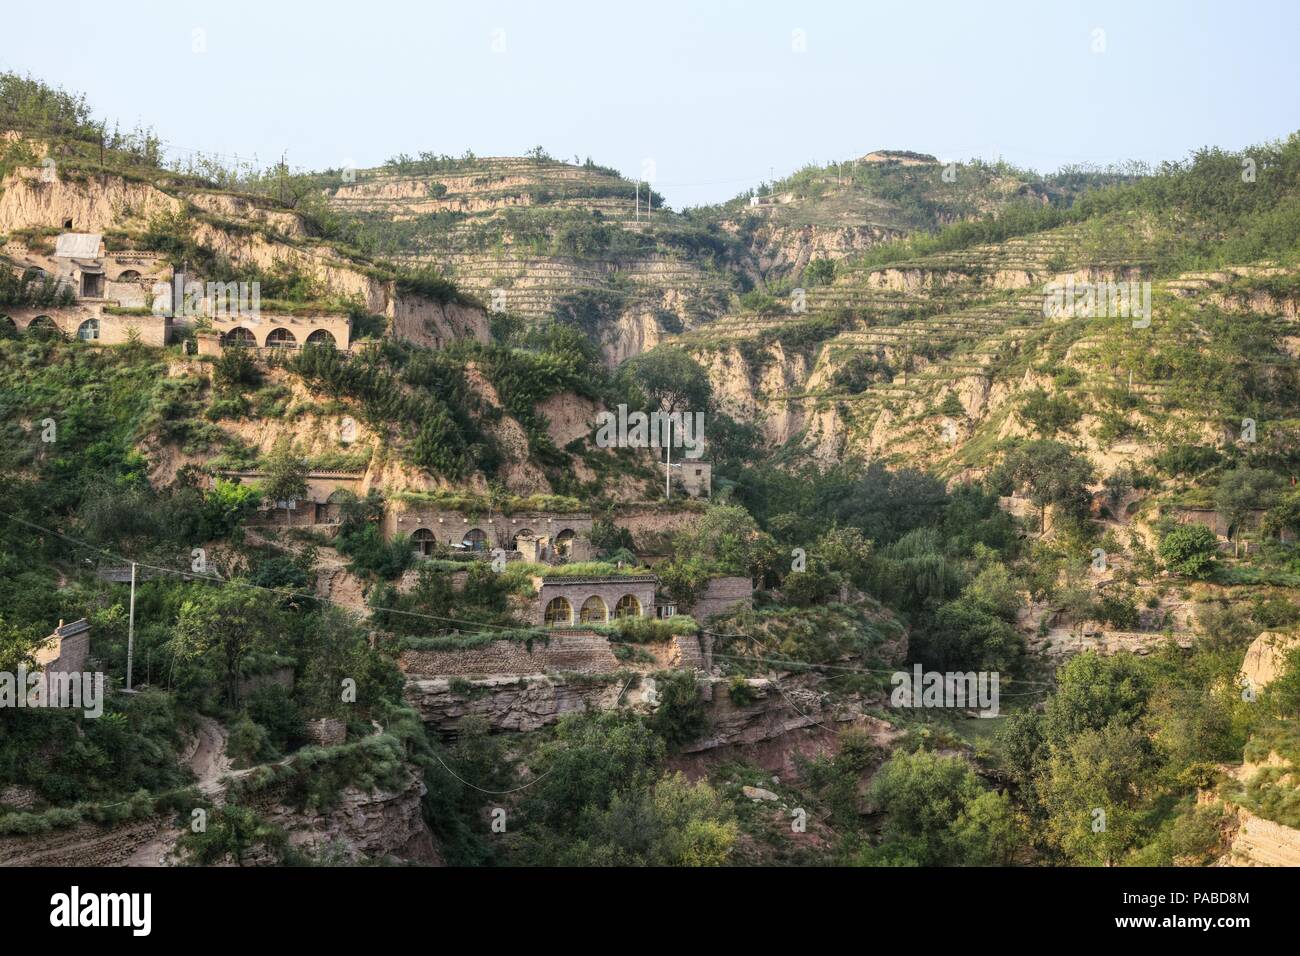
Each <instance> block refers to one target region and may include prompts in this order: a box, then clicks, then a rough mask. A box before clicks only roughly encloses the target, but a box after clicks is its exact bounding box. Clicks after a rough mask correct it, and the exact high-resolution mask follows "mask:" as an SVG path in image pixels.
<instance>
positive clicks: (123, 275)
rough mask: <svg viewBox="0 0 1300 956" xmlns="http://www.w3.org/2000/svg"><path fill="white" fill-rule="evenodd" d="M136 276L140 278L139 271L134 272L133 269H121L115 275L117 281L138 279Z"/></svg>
mask: <svg viewBox="0 0 1300 956" xmlns="http://www.w3.org/2000/svg"><path fill="white" fill-rule="evenodd" d="M138 278H140V273H138V272H136V271H135V270H134V269H123V270H122V271H121V272H120V273H119V274H118V276H117V281H118V282H134V281H135V280H136V279H138Z"/></svg>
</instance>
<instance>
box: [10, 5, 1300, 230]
mask: <svg viewBox="0 0 1300 956" xmlns="http://www.w3.org/2000/svg"><path fill="white" fill-rule="evenodd" d="M2 19H3V31H4V32H3V34H0V69H4V70H13V71H17V72H19V73H24V74H28V73H29V74H32V75H34V76H36V77H38V78H40V79H42V80H44V81H46V82H48V83H51V84H53V85H56V86H62V87H64V88H65V89H68V90H71V91H76V92H82V93H85V94H86V95H87V97H88V98H89V101H90V103H91V105H92V106H93V107H94V109H95V112H96V114H97V115H99V116H103V117H107V118H108V119H109V120H110V121H112V120H117V121H120V123H121V124H122V125H123V126H124V127H127V128H130V127H134V126H136V125H143V126H146V127H151V128H152V129H153V130H154V132H155V133H156V134H157V135H158V136H160V137H161V138H162V139H163V141H164V142H165V143H166V144H167V148H168V153H169V155H170V156H176V157H184V156H186V155H187V151H193V150H198V151H201V152H204V153H208V154H219V155H220V156H221V157H222V158H224V159H226V160H227V161H233V160H234V159H235V157H238V158H239V159H241V160H248V159H251V158H252V157H254V156H256V158H257V160H258V161H259V163H260V164H262V165H267V164H269V163H270V162H272V161H274V160H275V159H278V158H279V157H280V156H281V155H282V154H284V155H286V156H287V158H288V161H289V163H290V165H291V166H294V167H300V168H304V169H323V168H338V167H343V166H353V167H357V168H365V167H368V166H376V165H379V164H381V163H383V162H384V160H386V159H388V158H389V157H392V156H394V155H397V154H398V153H408V154H411V155H414V154H416V153H418V152H419V151H421V150H428V151H431V152H434V153H448V154H452V155H460V154H462V153H464V152H465V150H466V149H470V150H473V152H474V153H475V154H476V155H479V156H502V155H520V154H522V153H524V152H525V151H526V150H529V149H532V148H533V147H535V146H539V145H540V146H542V147H544V148H545V149H546V150H547V151H548V152H549V153H550V154H551V155H552V156H554V157H556V158H560V159H564V158H567V159H569V160H572V158H573V157H574V156H575V155H576V156H580V157H581V158H582V159H586V158H587V157H588V156H590V157H591V158H592V159H593V160H594V161H595V162H597V163H600V164H601V165H606V166H612V167H615V168H617V169H619V170H621V171H622V172H623V173H624V174H626V175H628V176H629V177H633V178H644V179H649V180H651V181H652V182H653V183H654V186H655V188H656V190H657V191H658V192H660V193H662V194H663V195H664V196H665V197H666V199H667V202H668V203H669V205H671V206H673V207H674V208H679V209H680V208H683V207H685V206H691V205H699V204H703V203H711V202H720V201H723V200H725V199H728V198H730V197H732V196H735V195H737V194H738V193H741V192H744V191H745V190H747V189H749V188H751V187H754V186H756V185H757V184H758V183H759V182H761V181H764V180H768V179H770V178H771V177H773V176H776V177H778V178H779V177H781V176H783V175H787V174H789V173H791V172H794V171H795V170H797V169H799V168H801V167H802V166H805V165H807V164H808V163H810V162H816V163H826V162H833V161H841V160H846V159H851V158H854V157H857V156H861V155H863V154H865V153H868V152H870V151H872V150H874V149H911V150H916V151H919V152H925V153H931V154H934V155H936V156H937V157H939V158H940V159H941V160H943V161H945V162H949V161H961V160H965V159H970V158H975V157H979V158H983V159H989V160H993V159H997V158H1002V159H1004V160H1007V161H1009V162H1012V163H1015V164H1016V165H1019V166H1025V167H1029V168H1033V169H1037V170H1039V171H1042V172H1050V171H1053V170H1055V169H1058V168H1059V167H1061V166H1062V165H1066V164H1072V163H1101V164H1104V163H1109V162H1115V161H1122V160H1126V159H1139V160H1144V161H1147V162H1152V163H1155V162H1159V161H1161V160H1165V159H1183V158H1186V156H1187V154H1188V153H1189V152H1190V151H1191V150H1193V149H1196V148H1198V147H1201V146H1207V145H1214V146H1222V147H1224V148H1228V149H1240V148H1243V147H1246V146H1250V145H1253V144H1255V143H1259V142H1263V141H1266V140H1272V139H1277V138H1282V137H1285V136H1286V135H1288V134H1289V133H1291V132H1293V131H1295V130H1296V129H1298V128H1300V95H1297V94H1298V93H1300V57H1297V56H1296V55H1295V53H1294V50H1293V49H1292V45H1293V44H1294V42H1295V39H1296V37H1297V36H1300V3H1296V2H1294V0H1276V2H1251V0H1232V2H1222V0H1220V2H1199V0H1185V2H1177V0H1160V2H1156V0H1150V2H1140V0H1125V2H1114V3H1112V2H1053V0H1038V2H1011V0H1008V2H987V3H973V2H924V0H892V2H887V3H878V2H874V0H858V2H854V0H841V2H838V3H819V2H815V0H801V2H797V3H791V2H766V3H765V2H743V0H716V2H710V0H695V2H677V0H653V2H650V3H624V2H618V0H614V2H608V0H607V2H604V3H579V2H566V0H550V2H545V3H537V2H534V3H524V2H519V3H507V2H485V0H471V2H465V0H460V2H457V3H442V2H415V0H409V2H399V0H363V2H358V0H350V2H334V0H315V2H312V3H288V2H283V0H278V2H277V0H261V2H245V0H221V2H186V0H164V2H135V3H133V2H129V0H128V2H123V3H115V4H104V3H102V2H65V3H62V4H60V5H59V6H58V7H57V9H56V8H52V7H50V6H49V5H48V4H23V5H21V6H13V7H10V8H8V9H6V10H5V11H4V13H3V18H2Z"/></svg>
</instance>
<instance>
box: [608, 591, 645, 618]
mask: <svg viewBox="0 0 1300 956" xmlns="http://www.w3.org/2000/svg"><path fill="white" fill-rule="evenodd" d="M614 616H615V617H640V616H641V602H640V601H638V600H637V599H636V595H634V594H624V595H623V596H622V597H621V598H619V599H618V604H616V605H615V606H614Z"/></svg>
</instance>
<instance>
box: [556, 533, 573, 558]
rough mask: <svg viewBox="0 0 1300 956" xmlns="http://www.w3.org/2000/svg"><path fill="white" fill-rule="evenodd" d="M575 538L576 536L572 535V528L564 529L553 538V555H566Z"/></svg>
mask: <svg viewBox="0 0 1300 956" xmlns="http://www.w3.org/2000/svg"><path fill="white" fill-rule="evenodd" d="M576 537H577V535H576V534H574V531H573V529H572V528H565V529H564V530H563V531H561V532H560V533H559V534H557V535H556V536H555V553H556V554H563V555H567V554H568V553H569V549H570V547H572V545H573V539H574V538H576Z"/></svg>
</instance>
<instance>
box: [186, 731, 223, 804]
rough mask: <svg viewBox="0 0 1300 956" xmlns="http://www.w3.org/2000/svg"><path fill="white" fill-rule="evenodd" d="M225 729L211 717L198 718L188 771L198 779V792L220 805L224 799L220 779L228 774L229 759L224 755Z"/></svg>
mask: <svg viewBox="0 0 1300 956" xmlns="http://www.w3.org/2000/svg"><path fill="white" fill-rule="evenodd" d="M226 739H227V734H226V728H225V727H222V726H221V725H220V724H219V723H217V722H216V721H215V720H213V719H212V718H211V717H200V718H199V733H198V742H199V743H198V747H196V748H195V750H194V754H193V755H192V756H191V757H190V761H189V762H190V769H191V770H193V771H194V776H196V777H198V778H199V782H198V787H199V792H200V793H202V794H203V795H204V796H205V797H211V798H212V800H213V802H214V803H217V804H220V803H221V802H222V800H224V798H225V787H223V786H222V785H221V778H222V777H224V776H226V774H228V773H230V757H229V755H228V754H227V753H226Z"/></svg>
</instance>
